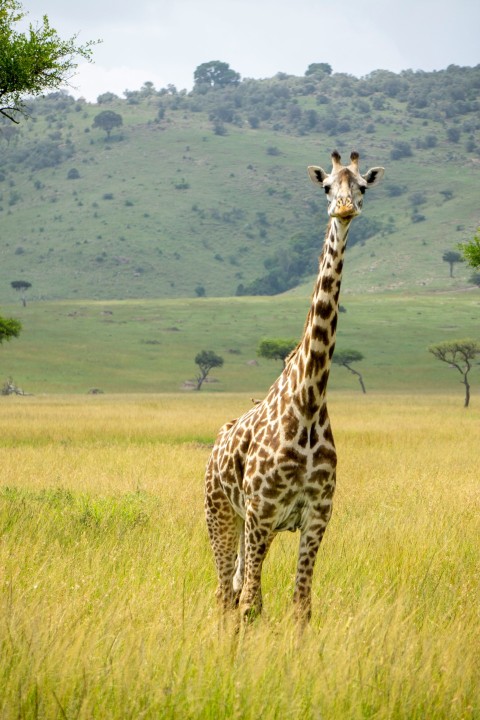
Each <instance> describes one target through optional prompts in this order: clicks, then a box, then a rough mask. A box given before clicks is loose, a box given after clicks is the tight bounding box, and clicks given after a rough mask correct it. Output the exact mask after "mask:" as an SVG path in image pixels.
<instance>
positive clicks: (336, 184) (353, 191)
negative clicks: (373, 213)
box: [308, 150, 385, 221]
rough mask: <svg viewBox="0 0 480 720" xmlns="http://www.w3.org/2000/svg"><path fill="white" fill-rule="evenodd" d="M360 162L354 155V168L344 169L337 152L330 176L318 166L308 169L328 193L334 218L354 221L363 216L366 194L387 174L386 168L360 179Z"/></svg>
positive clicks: (333, 159)
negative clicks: (368, 189) (366, 191)
mask: <svg viewBox="0 0 480 720" xmlns="http://www.w3.org/2000/svg"><path fill="white" fill-rule="evenodd" d="M358 159H359V155H358V153H357V152H352V153H351V155H350V165H348V166H344V165H342V163H341V157H340V155H339V154H338V152H337V151H336V150H334V151H333V153H332V171H331V172H330V173H327V172H325V170H324V169H323V168H321V167H318V166H316V165H310V166H309V168H308V174H309V175H310V179H311V180H312V182H314V183H318V184H319V185H321V186H322V187H323V189H324V190H325V193H326V195H327V198H328V214H329V215H330V217H333V218H339V219H340V220H344V221H346V220H348V221H350V220H351V219H352V218H354V217H355V216H356V215H360V213H361V212H362V205H363V196H364V194H365V190H366V189H367V188H369V187H372V186H373V185H376V184H377V183H378V182H379V181H380V180H381V179H382V177H383V174H384V172H385V170H384V168H383V167H374V168H370V170H368V172H366V173H365V175H360V170H359V167H358Z"/></svg>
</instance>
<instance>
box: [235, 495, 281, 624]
mask: <svg viewBox="0 0 480 720" xmlns="http://www.w3.org/2000/svg"><path fill="white" fill-rule="evenodd" d="M244 536H245V577H244V582H243V588H242V592H241V594H240V602H239V606H240V617H241V619H242V620H243V621H244V622H250V621H252V620H254V619H255V618H256V617H257V616H258V615H259V614H260V613H261V612H262V566H263V561H264V560H265V556H266V554H267V552H268V549H269V547H270V544H271V542H272V540H273V533H272V530H271V528H270V527H269V526H266V525H262V523H261V520H260V518H259V517H258V516H257V514H256V512H255V511H254V510H253V508H252V506H251V505H250V507H247V513H246V518H245V531H244Z"/></svg>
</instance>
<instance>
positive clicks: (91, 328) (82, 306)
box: [1, 291, 480, 402]
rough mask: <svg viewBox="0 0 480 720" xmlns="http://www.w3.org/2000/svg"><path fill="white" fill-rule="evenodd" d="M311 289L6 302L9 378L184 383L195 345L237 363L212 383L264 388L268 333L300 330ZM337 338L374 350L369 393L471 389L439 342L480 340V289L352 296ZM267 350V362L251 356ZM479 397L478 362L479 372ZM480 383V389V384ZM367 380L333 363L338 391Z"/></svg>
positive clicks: (41, 384) (153, 388)
mask: <svg viewBox="0 0 480 720" xmlns="http://www.w3.org/2000/svg"><path fill="white" fill-rule="evenodd" d="M308 302H309V301H308V299H307V297H305V296H304V297H299V296H298V295H296V294H292V295H284V296H281V297H277V298H274V299H273V298H205V299H182V300H142V301H140V300H138V301H135V300H128V301H111V302H91V301H82V302H72V301H68V302H57V303H51V302H38V303H37V302H32V303H30V304H29V305H28V306H27V307H26V308H22V307H20V306H18V305H16V306H4V307H3V308H2V313H3V314H4V315H13V316H15V317H17V318H19V319H20V320H21V321H22V323H23V330H22V333H21V335H20V337H19V338H18V339H15V340H12V341H11V342H10V343H5V344H4V345H3V346H2V348H1V376H2V377H3V378H6V377H8V376H12V377H13V378H14V380H15V381H16V383H17V384H18V385H19V386H21V387H23V389H24V390H26V391H27V392H32V393H52V392H55V393H65V392H76V393H85V392H87V390H88V389H90V388H92V387H97V388H100V389H102V390H104V391H105V392H110V393H111V392H176V391H178V390H179V389H180V388H181V387H182V386H183V383H184V381H186V380H189V379H192V378H194V377H195V375H196V371H197V367H196V365H195V363H194V358H195V355H196V354H197V353H198V352H199V351H200V350H202V349H209V350H210V349H211V350H214V351H215V352H216V353H218V354H220V355H221V356H222V357H223V358H224V360H225V364H224V366H223V367H222V368H220V369H218V370H215V371H213V372H212V379H213V380H215V382H211V383H208V384H206V385H204V389H203V390H202V392H217V391H246V392H252V393H255V394H257V393H263V392H265V391H266V390H267V388H268V387H269V386H270V384H271V383H272V382H273V380H274V379H275V377H276V376H277V375H278V374H279V373H280V371H281V364H280V363H279V362H278V363H277V362H274V361H268V360H264V359H261V358H257V357H256V349H257V346H258V343H259V341H260V340H261V339H262V338H264V337H288V338H290V337H292V338H295V337H298V338H299V337H300V335H301V333H302V331H303V325H304V321H305V317H306V314H307V309H308ZM342 303H343V304H344V306H345V308H346V310H347V312H346V313H341V314H340V316H339V326H338V337H337V347H338V348H339V349H349V348H354V349H356V350H359V351H360V352H361V353H363V354H364V356H365V360H364V361H362V362H361V363H359V364H358V369H359V370H360V371H361V372H362V373H363V376H364V381H365V384H366V387H367V392H378V391H394V392H402V391H403V392H407V391H415V392H436V391H446V392H451V393H455V394H457V395H458V400H459V402H461V399H462V387H461V386H460V384H459V381H460V376H459V375H458V376H457V373H456V372H454V371H453V370H450V369H449V368H448V366H446V365H445V364H444V363H440V362H438V361H437V360H435V359H434V358H433V356H432V355H431V354H430V353H428V352H427V346H428V345H430V344H432V343H436V342H440V341H442V340H450V339H456V338H464V337H469V336H470V337H472V338H474V339H478V334H479V309H480V295H479V294H478V291H475V292H470V293H457V294H432V295H419V296H417V297H407V296H401V295H392V294H385V295H376V294H374V295H362V296H359V295H350V294H348V293H346V294H345V295H343V296H342ZM252 360H254V361H255V360H256V361H257V363H258V364H257V365H255V364H253V365H252V364H248V363H249V362H250V361H252ZM470 377H471V381H472V388H473V401H475V395H476V393H477V392H478V389H477V388H478V382H479V378H478V369H477V367H474V368H473V369H472V372H471V376H470ZM476 386H477V387H476ZM356 388H358V389H359V386H358V383H357V380H356V379H355V378H354V377H353V376H351V375H350V374H349V373H348V372H347V371H346V370H345V369H344V368H341V367H335V366H334V367H333V368H332V374H331V383H330V389H331V390H338V389H353V390H354V389H356Z"/></svg>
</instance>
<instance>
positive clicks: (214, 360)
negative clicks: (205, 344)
mask: <svg viewBox="0 0 480 720" xmlns="http://www.w3.org/2000/svg"><path fill="white" fill-rule="evenodd" d="M195 364H196V365H198V367H199V369H200V374H199V375H197V377H196V381H197V387H196V388H195V389H196V390H200V389H201V387H202V385H203V383H204V381H205V379H206V377H207V375H208V373H209V372H210V370H212V368H215V367H222V365H223V358H222V357H221V356H220V355H217V353H216V352H214V351H213V350H202V351H201V352H199V353H197V355H196V356H195Z"/></svg>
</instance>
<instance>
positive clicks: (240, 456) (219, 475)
mask: <svg viewBox="0 0 480 720" xmlns="http://www.w3.org/2000/svg"><path fill="white" fill-rule="evenodd" d="M331 158H332V171H331V172H330V173H328V172H326V171H325V170H323V168H321V167H317V166H309V167H308V174H309V176H310V179H311V180H312V181H313V182H314V183H317V184H319V185H320V186H322V187H323V189H324V191H325V193H326V195H327V201H328V215H329V222H328V225H327V231H326V235H325V241H324V245H323V250H322V253H321V255H320V259H319V273H318V277H317V280H316V282H315V286H314V290H313V295H312V301H311V305H310V309H309V312H308V315H307V319H306V322H305V327H304V331H303V336H302V339H301V340H300V342H299V344H298V345H297V347H296V348H295V349H294V350H293V352H292V353H291V354H290V356H289V357H288V359H287V362H286V365H285V368H284V370H283V372H282V374H281V375H280V376H279V378H278V379H277V380H276V382H275V383H274V384H273V385H272V386H271V388H270V390H269V391H268V393H267V395H266V397H265V399H264V400H262V401H261V402H258V403H256V404H255V405H254V407H252V408H251V409H250V410H249V411H247V412H246V413H245V414H244V415H242V416H241V417H240V418H238V419H236V420H232V421H231V422H228V423H227V424H226V425H224V426H223V427H222V428H221V429H220V431H219V434H218V437H217V439H216V441H215V444H214V447H213V450H212V452H211V455H210V458H209V460H208V463H207V468H206V473H205V514H206V521H207V529H208V533H209V537H210V542H211V545H212V549H213V552H214V555H215V563H216V569H217V575H218V588H217V592H216V595H217V599H218V601H219V603H220V605H221V607H222V608H223V609H224V610H228V609H229V608H235V607H236V606H237V605H238V606H239V609H240V617H241V618H242V619H243V620H244V621H248V620H251V619H253V618H254V617H255V616H256V615H258V614H259V613H260V612H261V610H262V592H261V572H262V564H263V561H264V559H265V556H266V554H267V552H268V549H269V547H270V544H271V542H272V540H273V538H274V536H275V535H276V533H278V532H281V531H284V530H290V531H292V532H294V531H296V530H300V545H299V552H298V561H297V571H296V577H295V590H294V595H293V601H294V608H295V615H296V616H297V617H298V618H299V619H300V620H302V621H303V622H307V621H308V620H310V617H311V586H312V577H313V569H314V564H315V560H316V556H317V552H318V549H319V546H320V543H321V540H322V538H323V535H324V532H325V529H326V527H327V524H328V521H329V519H330V516H331V513H332V498H333V493H334V490H335V472H336V464H337V456H336V452H335V444H334V440H333V435H332V430H331V426H330V420H329V417H328V411H327V402H326V388H327V382H328V376H329V370H330V365H331V360H332V355H333V351H334V348H335V335H336V326H337V316H338V299H339V294H340V283H341V279H342V269H343V261H344V253H345V248H346V242H347V235H348V230H349V227H350V223H351V221H352V219H353V218H354V217H355V216H357V215H359V214H360V213H361V210H362V205H363V196H364V193H365V190H366V189H367V188H369V187H372V186H373V185H375V184H377V183H378V182H379V181H380V180H381V178H382V177H383V174H384V168H382V167H374V168H371V169H370V170H368V172H367V173H366V174H364V175H361V174H360V170H359V155H358V153H356V152H352V153H351V156H350V164H349V165H348V166H343V165H342V163H341V157H340V155H339V154H338V152H337V151H336V150H335V151H334V152H333V153H332V155H331Z"/></svg>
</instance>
